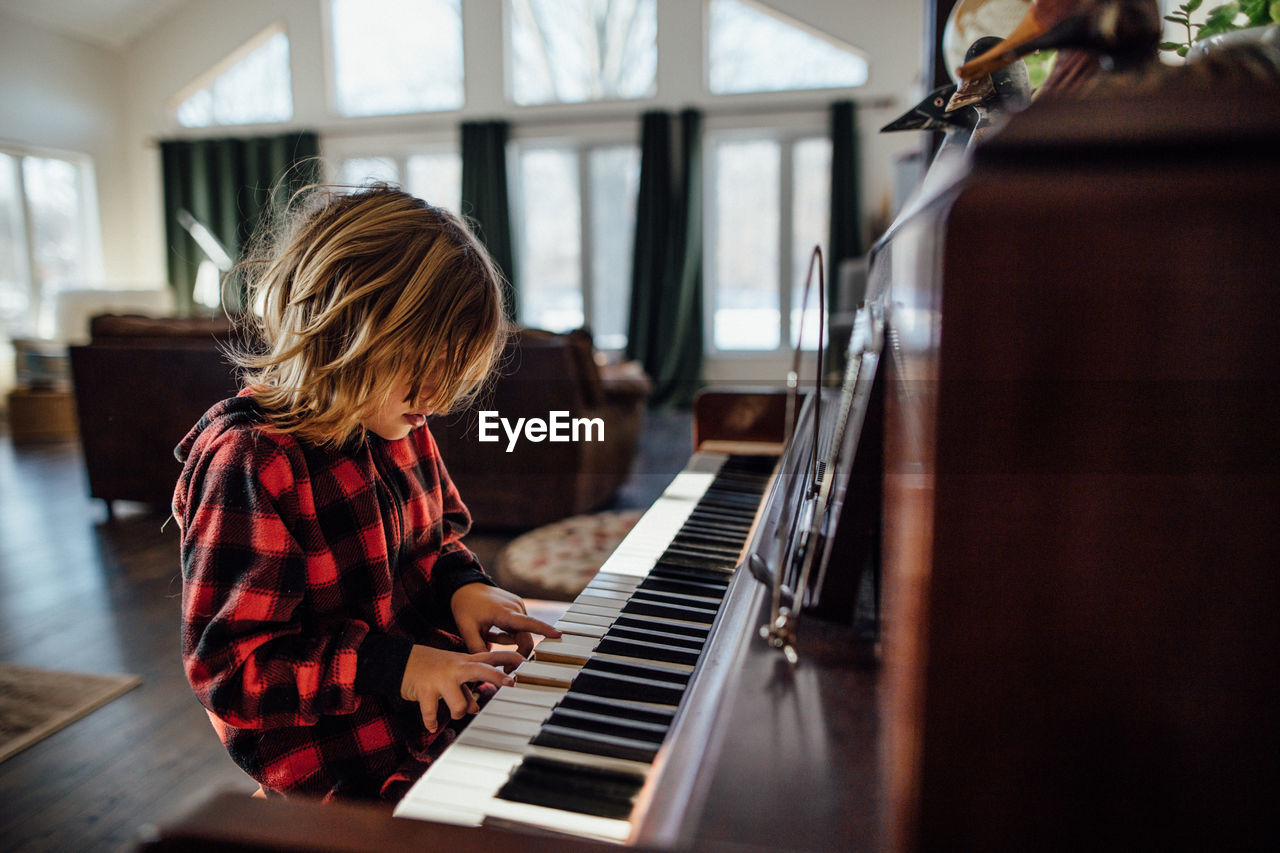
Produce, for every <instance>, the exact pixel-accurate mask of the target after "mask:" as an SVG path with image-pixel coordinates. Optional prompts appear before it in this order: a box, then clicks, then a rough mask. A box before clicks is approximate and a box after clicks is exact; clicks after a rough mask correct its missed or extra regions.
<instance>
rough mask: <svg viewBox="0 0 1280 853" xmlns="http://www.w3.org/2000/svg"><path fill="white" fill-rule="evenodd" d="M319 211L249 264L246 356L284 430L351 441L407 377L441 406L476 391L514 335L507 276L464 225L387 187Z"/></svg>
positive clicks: (314, 197)
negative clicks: (250, 334) (508, 324)
mask: <svg viewBox="0 0 1280 853" xmlns="http://www.w3.org/2000/svg"><path fill="white" fill-rule="evenodd" d="M307 210H308V211H309V212H304V213H302V214H293V215H292V218H293V224H292V226H291V227H289V228H288V230H287V231H286V232H285V233H283V234H282V235H281V236H280V237H279V238H278V239H277V241H276V242H275V243H274V248H271V247H268V248H267V249H266V251H264V252H262V253H260V256H259V257H258V259H256V260H250V261H248V262H247V263H246V265H245V267H244V275H245V278H246V289H247V291H248V296H249V304H250V305H253V306H255V308H258V309H260V311H261V316H260V317H254V315H253V314H252V313H246V315H245V316H246V319H247V320H248V321H249V322H250V323H252V324H253V325H254V327H255V328H253V330H252V331H254V332H255V333H256V337H257V338H258V340H259V341H260V346H258V347H255V348H252V349H248V348H246V349H243V350H241V351H239V352H237V353H234V354H233V358H234V360H235V361H236V362H237V363H238V364H239V366H240V367H241V368H243V370H244V375H245V380H246V384H247V386H248V387H249V388H250V389H251V390H252V392H253V394H254V395H255V397H256V399H257V400H258V402H259V403H260V404H261V405H262V407H263V409H264V410H265V412H266V414H267V417H268V418H269V419H270V420H271V422H272V424H273V425H274V426H275V427H276V428H277V429H279V430H281V431H284V432H293V433H297V434H299V435H301V436H303V437H306V438H307V439H309V440H311V441H314V442H316V443H318V444H327V443H342V442H344V441H346V440H347V439H349V438H351V437H352V436H354V435H355V434H357V433H358V432H360V431H361V430H362V429H363V428H362V427H361V425H360V424H361V421H363V420H364V419H366V418H367V417H369V416H371V415H372V414H373V413H374V412H376V411H377V410H378V409H379V408H380V407H381V406H382V405H383V404H384V403H385V402H386V401H387V399H388V398H389V396H390V395H391V393H392V391H393V390H394V389H395V388H396V387H397V386H398V385H399V383H400V382H402V381H407V382H408V384H409V396H408V397H407V398H406V399H408V400H412V401H416V403H420V404H422V405H423V407H424V409H430V410H431V411H435V412H448V411H450V410H452V409H454V408H456V407H458V406H460V405H462V404H464V403H465V402H467V401H468V400H469V399H470V398H471V397H473V396H474V395H475V394H476V393H477V391H478V390H479V389H480V387H481V386H482V384H483V383H484V381H485V379H486V378H487V377H488V376H489V374H490V372H491V371H492V369H493V366H494V363H495V361H496V359H497V356H498V353H499V352H500V351H501V348H502V344H503V343H504V340H505V336H506V328H505V323H504V319H503V309H502V291H501V279H500V276H499V273H498V271H497V269H496V268H495V267H494V265H493V261H492V260H491V259H490V257H489V254H488V252H487V251H485V248H484V246H483V245H482V244H481V243H480V242H479V240H477V239H476V237H475V235H474V234H472V233H471V231H470V230H469V229H468V228H467V226H466V225H465V224H464V223H463V222H462V220H461V219H459V218H458V217H457V216H455V215H454V214H452V213H449V212H448V211H445V210H441V209H440V208H437V207H433V206H431V205H429V204H427V203H425V202H423V201H422V200H421V199H418V198H415V197H414V196H411V195H409V194H408V193H405V192H402V191H400V190H398V189H394V188H392V187H389V186H386V185H378V186H372V187H365V188H362V189H360V190H358V191H356V192H351V193H341V192H337V191H333V190H321V189H313V190H311V191H310V193H309V197H308V203H307Z"/></svg>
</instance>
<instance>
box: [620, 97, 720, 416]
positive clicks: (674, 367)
mask: <svg viewBox="0 0 1280 853" xmlns="http://www.w3.org/2000/svg"><path fill="white" fill-rule="evenodd" d="M679 131H680V133H679V139H678V140H673V133H672V117H671V116H670V115H669V114H668V113H665V112H648V113H645V114H644V115H643V116H642V117H641V127H640V187H639V193H638V196H637V199H636V236H635V249H634V253H633V256H632V265H631V314H630V318H629V320H628V324H627V357H628V358H632V359H635V360H637V361H639V362H640V363H641V364H642V365H644V369H645V371H646V372H647V373H648V374H649V376H650V377H651V378H652V379H653V383H654V391H653V395H652V396H651V397H650V405H652V406H655V407H660V406H688V405H689V404H690V403H692V402H693V396H694V394H695V393H697V390H698V388H699V386H700V384H701V375H702V114H701V113H700V112H698V111H697V110H693V109H686V110H684V111H682V112H681V113H680V116H679ZM673 142H674V143H675V144H673ZM676 145H678V147H679V158H678V161H677V159H676V156H675V153H674V148H675V147H676ZM677 166H678V168H677Z"/></svg>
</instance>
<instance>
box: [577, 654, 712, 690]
mask: <svg viewBox="0 0 1280 853" xmlns="http://www.w3.org/2000/svg"><path fill="white" fill-rule="evenodd" d="M582 671H583V672H616V673H618V674H619V675H630V676H634V677H636V678H651V679H654V680H656V681H666V682H669V683H671V684H675V685H677V686H681V687H683V686H684V685H685V684H687V683H688V682H689V674H690V673H689V670H687V669H681V668H679V667H673V666H669V665H667V664H661V663H641V662H639V661H622V660H609V659H607V658H591V659H590V660H588V661H587V662H586V664H584V665H583V667H582Z"/></svg>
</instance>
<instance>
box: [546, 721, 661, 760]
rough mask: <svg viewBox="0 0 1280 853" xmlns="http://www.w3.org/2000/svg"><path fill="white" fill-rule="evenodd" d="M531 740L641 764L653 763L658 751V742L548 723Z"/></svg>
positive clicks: (552, 747)
mask: <svg viewBox="0 0 1280 853" xmlns="http://www.w3.org/2000/svg"><path fill="white" fill-rule="evenodd" d="M530 743H532V744H533V745H534V746H544V747H547V748H549V749H565V750H568V751H569V752H583V753H586V754H587V755H603V756H605V757H606V758H621V759H624V760H626V761H639V762H642V763H644V764H651V763H653V758H654V756H655V755H657V754H658V746H657V744H654V743H651V742H649V741H644V740H636V739H634V738H625V737H615V736H613V735H607V734H601V733H600V732H588V731H581V730H578V729H569V728H565V727H564V726H558V725H554V724H551V723H550V722H548V723H546V724H544V725H543V726H542V728H541V729H539V730H538V733H537V734H536V735H534V737H533V740H531V741H530Z"/></svg>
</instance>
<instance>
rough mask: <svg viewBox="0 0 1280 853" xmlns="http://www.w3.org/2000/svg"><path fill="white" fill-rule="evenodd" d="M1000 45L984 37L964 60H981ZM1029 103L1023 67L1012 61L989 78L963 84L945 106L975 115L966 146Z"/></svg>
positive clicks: (1021, 63)
mask: <svg viewBox="0 0 1280 853" xmlns="http://www.w3.org/2000/svg"><path fill="white" fill-rule="evenodd" d="M1000 42H1001V39H999V38H996V37H995V36H984V37H983V38H980V39H978V40H977V41H975V42H974V43H973V44H971V45H969V49H968V51H966V52H965V59H966V61H967V60H970V59H973V58H974V57H977V56H981V55H982V54H984V53H986V52H987V51H989V50H990V49H991V48H993V47H995V46H996V45H998V44H999V43H1000ZM1030 101H1031V79H1030V77H1029V76H1028V75H1027V66H1026V63H1024V62H1023V61H1022V60H1021V59H1014V60H1013V61H1012V62H1009V63H1007V64H1005V65H1002V66H1000V67H998V68H996V69H994V70H993V71H992V72H991V73H990V74H986V75H983V76H981V77H974V78H972V79H969V80H965V81H963V82H962V83H961V84H960V86H959V87H957V89H956V91H955V94H953V95H952V96H951V100H950V101H949V102H948V103H947V109H948V110H951V111H961V110H965V109H969V110H973V111H974V113H975V114H976V115H977V121H976V122H975V123H974V126H973V132H972V133H971V134H970V137H969V144H971V145H972V144H973V143H975V142H980V141H981V140H982V139H983V138H984V137H985V136H986V135H988V134H989V133H991V132H992V131H993V130H994V129H995V126H996V124H997V123H998V121H999V119H1000V117H1001V116H1002V115H1003V114H1004V113H1006V112H1008V111H1011V110H1013V111H1016V110H1020V109H1023V108H1024V107H1026V105H1027V104H1028V103H1030Z"/></svg>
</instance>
